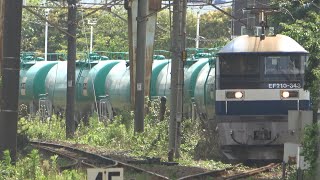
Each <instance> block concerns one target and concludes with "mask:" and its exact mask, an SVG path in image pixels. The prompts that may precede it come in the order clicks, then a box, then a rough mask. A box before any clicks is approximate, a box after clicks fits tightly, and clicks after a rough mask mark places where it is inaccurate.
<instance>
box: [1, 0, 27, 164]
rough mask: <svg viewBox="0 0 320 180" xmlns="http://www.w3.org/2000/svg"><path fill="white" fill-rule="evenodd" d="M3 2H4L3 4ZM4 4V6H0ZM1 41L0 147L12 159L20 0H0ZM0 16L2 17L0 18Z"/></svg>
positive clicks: (20, 11)
mask: <svg viewBox="0 0 320 180" xmlns="http://www.w3.org/2000/svg"><path fill="white" fill-rule="evenodd" d="M3 3H4V5H3ZM3 6H4V8H3ZM1 14H2V16H3V23H1V24H3V31H2V32H3V34H5V36H3V41H2V44H1V47H2V48H3V54H2V56H1V57H0V58H1V64H2V67H1V75H2V83H1V85H2V93H1V116H0V151H1V153H0V154H1V155H0V156H2V151H4V150H7V149H8V150H9V151H10V156H11V158H12V160H13V162H15V161H16V151H17V122H18V97H19V72H20V42H21V19H22V1H12V0H2V1H1ZM1 19H2V18H1Z"/></svg>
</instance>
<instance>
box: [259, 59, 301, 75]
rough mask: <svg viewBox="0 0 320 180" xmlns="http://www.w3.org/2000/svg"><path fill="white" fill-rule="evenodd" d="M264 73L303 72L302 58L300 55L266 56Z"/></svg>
mask: <svg viewBox="0 0 320 180" xmlns="http://www.w3.org/2000/svg"><path fill="white" fill-rule="evenodd" d="M264 65H265V66H264V67H265V69H264V74H266V75H273V74H275V75H276V74H303V73H304V58H301V56H297V55H296V56H294V55H292V56H266V57H264Z"/></svg>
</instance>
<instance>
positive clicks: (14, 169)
mask: <svg viewBox="0 0 320 180" xmlns="http://www.w3.org/2000/svg"><path fill="white" fill-rule="evenodd" d="M57 157H58V156H52V157H51V158H50V160H41V158H40V155H39V152H38V151H37V150H32V151H31V152H30V154H28V156H27V157H24V158H22V159H19V160H18V161H17V162H16V165H12V162H11V158H10V153H9V151H5V152H4V155H3V160H1V161H0V179H3V180H6V179H30V180H35V179H37V180H38V179H55V180H69V179H70V180H71V179H72V180H73V179H83V178H84V177H85V174H84V173H83V172H81V171H78V170H64V171H62V172H60V171H59V169H58V166H57Z"/></svg>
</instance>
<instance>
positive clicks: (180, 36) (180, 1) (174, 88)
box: [168, 0, 187, 161]
mask: <svg viewBox="0 0 320 180" xmlns="http://www.w3.org/2000/svg"><path fill="white" fill-rule="evenodd" d="M186 4H187V2H186V0H174V1H173V32H172V34H171V39H172V43H171V51H172V62H171V104H170V123H169V154H168V160H169V161H172V160H173V157H174V156H175V157H176V158H179V156H180V155H179V145H180V134H181V132H180V123H181V120H182V114H183V113H182V101H183V98H182V95H183V81H184V80H183V79H184V77H183V76H184V72H183V61H182V60H183V57H184V56H183V54H185V51H184V49H185V41H184V38H185V20H186V17H185V14H186V7H187V5H186Z"/></svg>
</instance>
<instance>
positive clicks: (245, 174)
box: [224, 163, 279, 180]
mask: <svg viewBox="0 0 320 180" xmlns="http://www.w3.org/2000/svg"><path fill="white" fill-rule="evenodd" d="M277 166H279V164H276V163H271V164H269V165H267V166H263V167H260V168H256V169H253V170H249V171H247V172H243V173H239V174H235V175H231V176H227V177H224V179H225V180H235V179H240V178H246V177H250V176H253V175H256V174H259V173H262V172H265V171H267V170H270V169H272V168H275V167H277Z"/></svg>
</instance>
